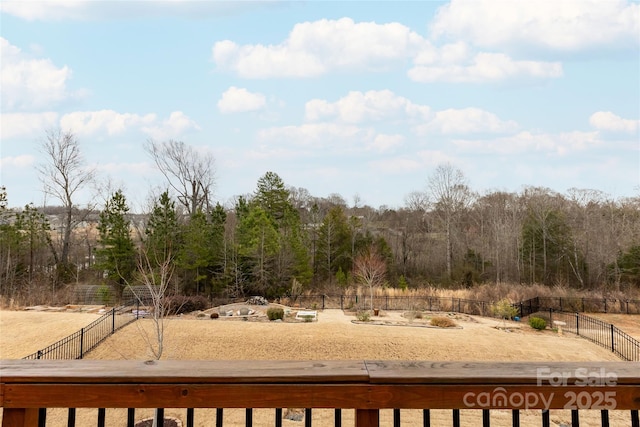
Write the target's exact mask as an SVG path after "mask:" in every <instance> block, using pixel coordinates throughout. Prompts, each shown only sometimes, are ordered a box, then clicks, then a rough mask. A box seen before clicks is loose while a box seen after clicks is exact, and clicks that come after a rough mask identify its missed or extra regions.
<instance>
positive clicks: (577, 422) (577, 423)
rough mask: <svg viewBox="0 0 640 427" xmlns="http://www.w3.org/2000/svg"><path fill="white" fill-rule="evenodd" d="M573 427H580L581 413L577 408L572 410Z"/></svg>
mask: <svg viewBox="0 0 640 427" xmlns="http://www.w3.org/2000/svg"><path fill="white" fill-rule="evenodd" d="M571 427H580V413H579V412H578V410H577V409H572V410H571Z"/></svg>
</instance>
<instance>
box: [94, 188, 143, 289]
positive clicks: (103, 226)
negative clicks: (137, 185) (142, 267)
mask: <svg viewBox="0 0 640 427" xmlns="http://www.w3.org/2000/svg"><path fill="white" fill-rule="evenodd" d="M128 212H129V207H128V206H127V200H126V198H125V196H124V194H123V193H122V190H118V191H116V192H115V193H114V194H113V196H111V198H110V199H109V200H108V201H107V203H106V205H105V208H104V210H103V211H102V212H100V222H99V224H98V233H99V239H98V243H99V245H100V248H99V249H98V250H97V251H96V256H97V263H96V267H97V268H100V269H101V270H103V271H104V273H105V276H106V278H107V279H108V280H110V281H112V282H114V283H116V284H117V285H118V286H117V288H116V291H117V292H118V295H119V296H121V295H122V290H123V289H124V287H125V286H126V284H127V282H128V281H130V280H131V278H132V276H133V273H134V271H135V269H136V248H135V245H134V243H133V239H132V238H131V231H130V223H131V221H130V220H129V219H128V218H127V214H128Z"/></svg>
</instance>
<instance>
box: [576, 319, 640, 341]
mask: <svg viewBox="0 0 640 427" xmlns="http://www.w3.org/2000/svg"><path fill="white" fill-rule="evenodd" d="M587 315H588V316H591V317H596V318H598V319H600V320H603V321H605V322H607V323H613V324H614V325H615V326H616V327H617V328H620V329H621V330H622V331H623V332H625V333H627V334H629V335H631V336H632V337H634V338H635V339H637V340H640V314H603V313H597V314H587Z"/></svg>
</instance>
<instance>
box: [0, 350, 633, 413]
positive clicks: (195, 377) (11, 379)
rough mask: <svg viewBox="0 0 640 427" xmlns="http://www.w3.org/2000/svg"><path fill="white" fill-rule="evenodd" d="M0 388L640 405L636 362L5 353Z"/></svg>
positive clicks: (67, 399)
mask: <svg viewBox="0 0 640 427" xmlns="http://www.w3.org/2000/svg"><path fill="white" fill-rule="evenodd" d="M601 377H602V378H601ZM599 381H600V382H601V383H598V382H599ZM558 382H560V383H558ZM0 392H1V395H2V400H0V401H1V402H2V406H3V407H5V408H38V407H85V408H95V407H109V408H128V407H138V408H153V407H170V408H189V407H196V408H246V407H254V408H277V407H304V408H355V409H362V410H374V409H378V408H380V409H382V408H399V409H452V408H477V409H496V408H512V409H543V408H554V409H556V408H565V409H572V408H573V407H572V405H573V406H574V407H575V408H576V409H589V408H590V409H640V363H638V362H608V363H571V362H568V363H557V362H554V363H549V364H540V363H495V362H487V363H479V362H473V363H464V362H429V361H422V362H420V361H417V362H416V361H411V362H408V361H407V362H403V361H156V362H153V363H145V362H142V361H83V360H79V361H75V360H74V361H50V360H40V361H37V360H36V361H24V360H11V361H1V362H0ZM578 397H579V399H578ZM612 405H615V406H613V407H612ZM16 414H17V413H16ZM16 416H17V415H16Z"/></svg>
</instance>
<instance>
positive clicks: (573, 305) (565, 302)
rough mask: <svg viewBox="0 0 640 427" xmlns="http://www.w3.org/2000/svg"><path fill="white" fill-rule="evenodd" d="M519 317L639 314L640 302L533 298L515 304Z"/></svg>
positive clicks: (574, 298)
mask: <svg viewBox="0 0 640 427" xmlns="http://www.w3.org/2000/svg"><path fill="white" fill-rule="evenodd" d="M516 307H517V308H518V310H519V313H520V316H521V317H525V316H528V315H530V314H532V313H536V312H538V311H548V310H553V311H565V312H571V313H576V312H580V313H622V314H640V300H633V299H614V298H578V297H535V298H531V299H528V300H525V301H521V302H519V303H517V304H516Z"/></svg>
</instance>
